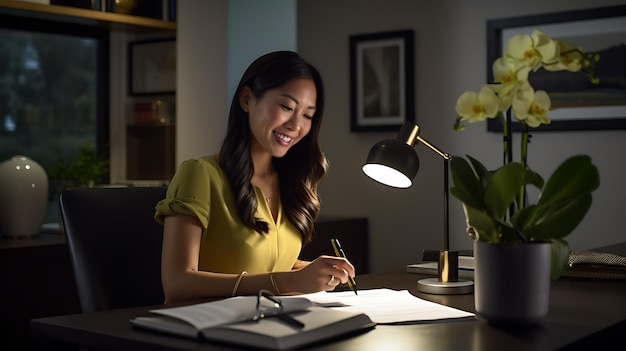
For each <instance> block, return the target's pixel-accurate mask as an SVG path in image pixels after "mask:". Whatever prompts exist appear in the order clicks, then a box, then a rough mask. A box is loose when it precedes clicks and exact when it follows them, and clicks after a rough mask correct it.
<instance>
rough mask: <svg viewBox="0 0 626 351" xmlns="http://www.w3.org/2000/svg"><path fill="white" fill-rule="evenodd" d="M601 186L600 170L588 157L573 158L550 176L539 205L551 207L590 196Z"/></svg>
mask: <svg viewBox="0 0 626 351" xmlns="http://www.w3.org/2000/svg"><path fill="white" fill-rule="evenodd" d="M599 186H600V174H599V172H598V168H597V167H596V166H595V165H593V164H592V163H591V158H590V157H589V156H586V155H578V156H573V157H570V158H568V159H567V160H565V161H564V162H563V163H562V164H561V165H560V166H559V167H558V168H557V169H556V170H555V171H554V173H553V174H552V176H550V179H548V183H547V184H546V187H545V188H544V189H543V192H542V194H541V197H540V198H539V201H538V204H539V205H550V204H554V203H558V202H560V201H564V200H569V199H572V198H576V197H578V196H580V195H583V194H589V193H591V192H593V191H594V190H596V189H597V188H598V187H599Z"/></svg>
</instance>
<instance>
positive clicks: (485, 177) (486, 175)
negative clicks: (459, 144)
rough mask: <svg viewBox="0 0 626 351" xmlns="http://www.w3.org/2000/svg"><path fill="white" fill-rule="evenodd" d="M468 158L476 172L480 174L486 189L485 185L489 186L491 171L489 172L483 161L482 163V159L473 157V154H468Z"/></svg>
mask: <svg viewBox="0 0 626 351" xmlns="http://www.w3.org/2000/svg"><path fill="white" fill-rule="evenodd" d="M467 158H468V159H469V160H470V162H471V164H472V168H473V169H474V173H475V174H476V175H477V176H478V179H480V180H481V186H482V188H483V189H484V188H485V187H487V181H488V180H489V176H490V174H491V172H489V171H488V170H487V168H486V167H485V166H484V165H483V164H482V163H480V161H478V160H477V159H475V158H473V157H472V156H470V155H467Z"/></svg>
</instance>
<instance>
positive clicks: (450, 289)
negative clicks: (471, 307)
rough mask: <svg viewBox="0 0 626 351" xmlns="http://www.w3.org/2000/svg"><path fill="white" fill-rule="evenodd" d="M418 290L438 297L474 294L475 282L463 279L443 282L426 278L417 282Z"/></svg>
mask: <svg viewBox="0 0 626 351" xmlns="http://www.w3.org/2000/svg"><path fill="white" fill-rule="evenodd" d="M417 290H419V291H421V292H423V293H427V294H436V295H465V294H471V293H473V292H474V282H473V281H471V280H463V279H459V280H458V281H455V282H442V281H440V280H439V278H426V279H420V280H418V281H417Z"/></svg>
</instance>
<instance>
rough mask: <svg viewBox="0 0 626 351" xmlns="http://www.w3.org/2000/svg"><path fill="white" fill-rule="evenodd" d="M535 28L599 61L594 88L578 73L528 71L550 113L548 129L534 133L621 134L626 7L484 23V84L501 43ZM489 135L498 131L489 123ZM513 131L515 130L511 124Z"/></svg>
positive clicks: (625, 102)
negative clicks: (543, 94) (546, 97)
mask: <svg viewBox="0 0 626 351" xmlns="http://www.w3.org/2000/svg"><path fill="white" fill-rule="evenodd" d="M535 29H540V30H542V31H543V32H545V33H546V34H547V35H548V36H550V37H551V38H552V39H562V40H564V41H567V42H570V43H576V45H579V46H581V47H583V48H584V49H585V50H587V52H593V53H597V54H598V55H599V57H600V60H599V61H598V63H597V65H596V67H595V73H596V75H597V76H598V77H599V78H600V82H599V84H598V85H594V84H592V83H591V82H590V79H589V78H588V77H587V76H585V75H584V74H582V73H580V72H567V71H559V72H548V71H545V70H543V69H540V70H539V71H536V72H531V73H530V75H529V82H530V83H531V84H532V85H533V88H534V89H535V90H545V91H546V92H547V93H548V95H549V96H550V100H551V101H552V108H553V109H554V110H552V111H550V112H549V113H548V117H550V119H551V121H552V122H551V123H550V124H542V125H541V126H539V127H538V128H533V131H553V130H607V129H626V66H625V62H626V6H614V7H606V8H594V9H586V10H577V11H568V12H558V13H549V14H542V15H536V16H523V17H513V18H502V19H494V20H489V21H487V63H488V64H487V72H488V77H487V79H488V80H487V81H488V82H492V81H493V75H492V66H491V65H492V63H493V62H494V61H495V60H496V59H497V58H498V57H500V56H502V54H503V53H504V49H505V45H506V42H507V41H508V40H509V39H510V38H511V37H513V36H514V35H517V34H531V33H532V32H533V31H534V30H535ZM487 129H488V130H489V131H501V130H502V125H501V124H500V123H499V122H498V121H497V120H496V119H489V121H488V123H487ZM512 129H513V130H514V131H519V130H520V124H519V123H516V122H513V125H512Z"/></svg>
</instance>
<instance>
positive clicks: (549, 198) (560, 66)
mask: <svg viewBox="0 0 626 351" xmlns="http://www.w3.org/2000/svg"><path fill="white" fill-rule="evenodd" d="M598 60H599V56H598V55H597V54H594V53H587V52H586V51H585V49H583V48H580V47H575V46H574V45H572V44H570V43H568V42H565V41H561V40H553V39H552V38H550V37H549V36H548V35H546V34H545V33H544V32H542V31H541V30H538V29H537V30H535V31H534V32H533V33H532V34H531V35H525V34H520V35H516V36H513V37H512V38H510V39H509V40H508V42H507V45H506V48H505V52H504V55H503V56H502V57H500V58H498V59H497V60H495V62H494V63H493V66H492V69H493V79H494V82H493V83H490V84H485V85H484V86H483V87H482V88H481V90H480V92H478V93H476V92H471V91H468V92H464V93H463V94H462V95H461V96H460V97H459V98H458V100H457V104H456V112H457V114H458V117H457V119H456V123H455V126H454V129H455V130H457V131H458V130H463V129H464V128H465V126H464V125H463V124H462V122H469V123H474V122H480V121H484V120H486V119H487V118H498V119H499V120H500V122H501V123H502V130H503V134H504V142H503V157H504V165H503V166H502V167H500V168H498V169H496V170H493V171H489V170H487V168H486V167H485V166H484V165H483V164H481V163H480V162H479V161H478V160H476V159H474V158H472V157H470V156H468V157H467V159H468V160H466V159H464V158H453V159H452V161H451V163H450V167H451V173H452V178H453V182H454V187H453V188H452V189H451V190H450V191H451V193H452V195H453V196H455V197H456V198H457V199H459V200H460V201H461V202H462V204H463V209H464V211H465V216H466V219H467V224H468V233H469V234H470V236H471V237H472V238H473V239H475V240H483V241H487V242H491V243H519V242H531V241H550V242H552V252H553V255H552V267H551V268H552V277H553V278H554V279H556V278H558V277H559V276H560V275H561V274H562V272H563V269H564V268H565V264H566V260H567V256H568V254H569V245H568V244H567V242H566V241H565V240H564V239H563V238H564V237H565V236H567V235H568V234H570V233H571V232H572V231H573V230H574V229H575V228H576V227H577V226H578V224H579V223H580V222H581V221H582V219H583V218H584V216H585V215H586V213H587V211H588V210H589V208H590V206H591V193H592V192H593V191H595V190H596V189H597V188H598V187H599V184H600V177H599V173H598V170H597V168H596V166H595V165H593V164H592V162H591V159H590V158H589V157H588V156H585V155H578V156H573V157H571V158H569V159H567V160H566V161H564V162H563V163H562V164H561V165H560V166H559V167H558V168H557V169H556V170H555V172H554V173H553V174H552V175H551V177H550V178H549V180H548V181H547V182H546V183H545V186H544V180H543V178H542V177H541V175H539V174H538V173H536V172H534V171H532V170H531V169H530V168H529V166H528V162H527V161H528V160H527V157H528V143H529V138H530V135H529V128H536V127H538V126H540V125H542V124H548V123H550V118H549V117H548V116H547V113H548V112H549V111H550V108H551V100H550V97H549V95H548V93H547V92H546V91H543V90H538V91H535V90H534V88H533V87H532V85H531V84H530V82H529V81H528V77H529V75H530V74H531V72H535V71H537V70H539V69H540V68H543V69H545V70H547V71H562V70H567V71H570V72H581V73H583V74H585V75H587V76H588V77H589V79H590V80H591V82H593V83H594V84H597V83H598V82H599V79H598V77H597V76H595V74H594V67H595V64H596V62H597V61H598ZM512 118H514V119H515V120H517V121H518V122H519V123H520V125H521V139H520V141H521V148H520V161H519V162H513V159H512V150H511V132H512V131H511V119H512ZM527 186H534V187H536V188H537V189H538V190H539V191H540V195H539V198H538V201H537V203H536V204H532V205H531V204H529V203H528V202H529V201H528V198H527V197H528V196H527V191H526V190H527V189H526V187H527Z"/></svg>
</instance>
